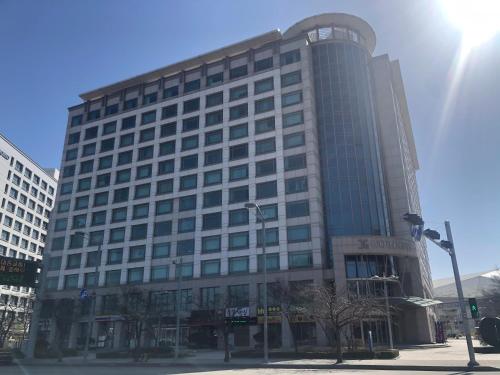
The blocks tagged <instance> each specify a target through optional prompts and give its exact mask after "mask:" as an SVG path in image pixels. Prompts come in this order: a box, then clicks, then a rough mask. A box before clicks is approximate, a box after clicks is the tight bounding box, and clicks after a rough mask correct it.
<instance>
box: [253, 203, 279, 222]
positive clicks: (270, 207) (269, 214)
mask: <svg viewBox="0 0 500 375" xmlns="http://www.w3.org/2000/svg"><path fill="white" fill-rule="evenodd" d="M260 209H261V211H262V215H263V216H264V220H265V221H276V220H278V205H277V204H266V205H265V206H260ZM261 220H262V219H261V217H260V215H257V222H259V223H260V222H261Z"/></svg>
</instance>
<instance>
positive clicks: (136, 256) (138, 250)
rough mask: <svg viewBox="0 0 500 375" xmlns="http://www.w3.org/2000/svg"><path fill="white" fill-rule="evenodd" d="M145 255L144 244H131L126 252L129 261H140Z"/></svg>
mask: <svg viewBox="0 0 500 375" xmlns="http://www.w3.org/2000/svg"><path fill="white" fill-rule="evenodd" d="M145 257H146V245H139V246H131V247H130V249H129V253H128V261H129V262H140V261H141V260H144V259H145Z"/></svg>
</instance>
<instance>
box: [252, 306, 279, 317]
mask: <svg viewBox="0 0 500 375" xmlns="http://www.w3.org/2000/svg"><path fill="white" fill-rule="evenodd" d="M279 314H281V306H279V305H277V306H267V315H279ZM257 315H259V316H260V315H264V308H263V307H257Z"/></svg>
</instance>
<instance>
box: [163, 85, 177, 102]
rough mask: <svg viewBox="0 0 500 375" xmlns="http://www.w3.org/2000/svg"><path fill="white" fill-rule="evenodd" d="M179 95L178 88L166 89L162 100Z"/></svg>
mask: <svg viewBox="0 0 500 375" xmlns="http://www.w3.org/2000/svg"><path fill="white" fill-rule="evenodd" d="M177 95H179V86H172V87H167V88H165V89H164V90H163V98H164V99H167V98H173V97H176V96H177Z"/></svg>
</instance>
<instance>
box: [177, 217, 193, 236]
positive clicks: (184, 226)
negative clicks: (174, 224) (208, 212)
mask: <svg viewBox="0 0 500 375" xmlns="http://www.w3.org/2000/svg"><path fill="white" fill-rule="evenodd" d="M195 228H196V218H195V217H186V218H183V219H179V221H178V228H177V232H179V233H187V232H194V230H195Z"/></svg>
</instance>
